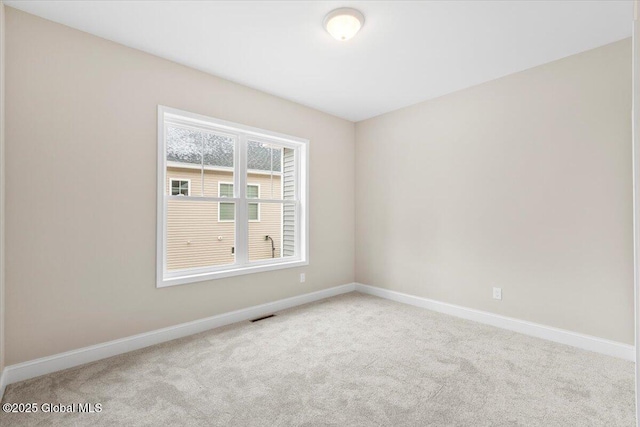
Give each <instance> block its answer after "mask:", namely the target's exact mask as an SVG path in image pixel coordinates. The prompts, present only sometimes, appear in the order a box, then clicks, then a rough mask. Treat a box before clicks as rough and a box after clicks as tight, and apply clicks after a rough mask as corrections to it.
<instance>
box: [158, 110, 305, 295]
mask: <svg viewBox="0 0 640 427" xmlns="http://www.w3.org/2000/svg"><path fill="white" fill-rule="evenodd" d="M168 124H174V125H179V126H186V127H192V128H193V127H195V128H198V129H202V130H205V131H211V132H216V133H218V134H223V135H227V136H230V137H232V138H234V139H235V141H236V147H235V151H234V153H235V156H234V165H235V167H234V179H233V180H234V182H233V184H234V186H233V188H234V197H194V196H191V197H190V198H189V200H191V199H194V200H201V201H210V202H233V203H235V204H236V213H235V218H236V219H237V221H235V255H236V258H235V262H234V263H233V264H228V265H223V266H213V267H204V268H191V269H185V270H175V271H167V270H166V265H167V256H166V235H167V224H166V218H167V201H168V200H169V199H171V198H182V199H183V200H184V196H171V195H168V194H167V192H166V190H165V185H166V182H167V181H166V180H167V159H166V150H165V129H166V126H167V125H168ZM249 139H250V140H260V141H265V142H270V143H273V144H277V145H279V146H281V147H285V148H291V149H294V150H295V151H294V156H295V167H296V169H295V183H296V188H295V194H296V197H295V200H293V201H286V200H282V199H273V200H271V199H247V198H246V186H247V179H248V170H247V163H246V156H247V142H248V140H249ZM309 144H310V143H309V140H307V139H304V138H298V137H294V136H289V135H284V134H280V133H276V132H271V131H266V130H263V129H258V128H254V127H250V126H245V125H242V124H237V123H232V122H228V121H224V120H219V119H215V118H212V117H207V116H204V115H200V114H195V113H190V112H187V111H183V110H178V109H175V108H170V107H165V106H162V105H159V106H158V177H157V182H158V188H157V231H156V241H157V247H156V251H157V253H156V286H157V287H158V288H162V287H167V286H175V285H182V284H187V283H193V282H202V281H207V280H213V279H220V278H224V277H232V276H238V275H244V274H251V273H259V272H264V271H272V270H280V269H284V268H293V267H302V266H306V265H309ZM218 189H219V187H218ZM218 195H219V193H218ZM253 200H255V203H258V204H259V205H260V204H262V203H278V204H280V205H282V206H284V205H287V204H293V205H295V206H296V229H297V233H296V236H295V237H296V238H295V251H294V252H295V255H294V256H291V257H286V258H275V259H272V258H271V259H265V260H259V261H249V245H248V239H249V236H248V233H249V221H248V203H252V202H251V201H253ZM218 215H219V214H218Z"/></svg>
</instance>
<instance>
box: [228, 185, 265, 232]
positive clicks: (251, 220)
mask: <svg viewBox="0 0 640 427" xmlns="http://www.w3.org/2000/svg"><path fill="white" fill-rule="evenodd" d="M222 184H226V185H233V182H224V181H218V196H220V185H222ZM247 187H258V199H259V198H260V184H257V183H254V182H247ZM234 188H235V187H234ZM234 191H235V190H234ZM249 200H251V199H247V202H248V203H255V204H257V205H258V219H250V220H249V222H260V219H261V216H260V205H261V203H260V202H249ZM220 203H229V202H218V222H236V220H235V219H220ZM234 216H235V215H234Z"/></svg>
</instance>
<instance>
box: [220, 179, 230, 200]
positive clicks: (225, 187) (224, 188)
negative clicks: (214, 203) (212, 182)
mask: <svg viewBox="0 0 640 427" xmlns="http://www.w3.org/2000/svg"><path fill="white" fill-rule="evenodd" d="M219 185H220V195H218V197H233V184H228V183H225V182H220V183H219Z"/></svg>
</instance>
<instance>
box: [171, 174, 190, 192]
mask: <svg viewBox="0 0 640 427" xmlns="http://www.w3.org/2000/svg"><path fill="white" fill-rule="evenodd" d="M189 187H191V181H189V180H188V179H173V178H172V179H171V195H172V196H188V195H189Z"/></svg>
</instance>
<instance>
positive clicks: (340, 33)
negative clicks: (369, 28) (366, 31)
mask: <svg viewBox="0 0 640 427" xmlns="http://www.w3.org/2000/svg"><path fill="white" fill-rule="evenodd" d="M363 25H364V15H363V14H362V13H361V12H360V11H358V10H355V9H352V8H350V7H341V8H340V9H335V10H332V11H331V12H329V13H328V14H327V16H326V17H325V18H324V28H325V29H326V30H327V32H328V33H329V34H331V35H332V36H333V38H334V39H336V40H340V41H346V40H349V39H350V38H352V37H353V36H355V35H356V33H357V32H358V31H360V28H362V26H363Z"/></svg>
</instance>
